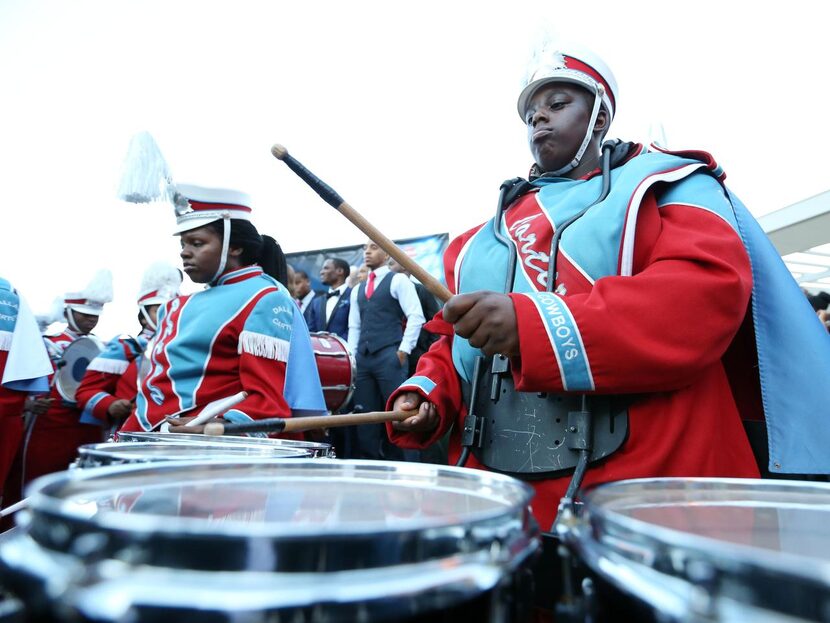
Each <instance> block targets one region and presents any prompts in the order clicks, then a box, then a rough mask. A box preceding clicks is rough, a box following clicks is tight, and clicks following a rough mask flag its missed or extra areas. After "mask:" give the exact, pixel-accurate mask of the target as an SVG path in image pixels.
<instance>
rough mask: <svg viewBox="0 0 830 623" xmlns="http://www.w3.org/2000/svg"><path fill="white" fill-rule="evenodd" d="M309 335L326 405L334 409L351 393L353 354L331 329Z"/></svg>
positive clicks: (340, 406)
mask: <svg viewBox="0 0 830 623" xmlns="http://www.w3.org/2000/svg"><path fill="white" fill-rule="evenodd" d="M310 336H311V346H312V348H313V349H314V360H315V362H316V363H317V371H318V372H319V373H320V384H321V385H322V387H323V398H324V399H325V401H326V407H328V409H329V411H331V412H332V413H337V411H338V410H340V409H341V408H342V407H343V406H344V405H345V404H346V403H348V402H349V399H351V397H352V394H353V393H354V382H355V377H356V367H355V361H354V357H352V355H351V354H350V353H349V346H348V344H346V342H345V341H344V340H343V339H342V338H340V337H339V336H338V335H335V334H334V333H326V332H317V333H311V334H310Z"/></svg>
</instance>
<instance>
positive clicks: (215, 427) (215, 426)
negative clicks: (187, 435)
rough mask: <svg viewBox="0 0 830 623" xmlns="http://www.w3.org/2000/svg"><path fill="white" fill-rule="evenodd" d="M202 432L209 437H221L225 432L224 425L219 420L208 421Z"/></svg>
mask: <svg viewBox="0 0 830 623" xmlns="http://www.w3.org/2000/svg"><path fill="white" fill-rule="evenodd" d="M204 434H205V435H210V436H211V437H221V436H222V435H224V434H225V425H224V424H222V423H221V422H209V423H207V424H205V430H204Z"/></svg>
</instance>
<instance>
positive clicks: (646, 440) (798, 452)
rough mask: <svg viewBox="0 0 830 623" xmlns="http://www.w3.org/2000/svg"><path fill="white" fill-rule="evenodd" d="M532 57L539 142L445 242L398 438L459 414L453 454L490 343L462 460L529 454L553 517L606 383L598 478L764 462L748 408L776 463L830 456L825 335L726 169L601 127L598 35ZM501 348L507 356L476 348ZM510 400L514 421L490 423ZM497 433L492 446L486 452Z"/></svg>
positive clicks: (805, 466) (819, 462)
mask: <svg viewBox="0 0 830 623" xmlns="http://www.w3.org/2000/svg"><path fill="white" fill-rule="evenodd" d="M533 69H534V71H533V73H531V74H530V77H529V79H528V81H527V82H526V86H525V87H524V89H523V90H522V92H521V94H520V96H519V101H518V108H519V114H520V116H521V119H522V122H523V123H524V124H525V125H526V131H527V137H528V143H529V147H530V151H531V153H532V154H533V157H534V160H535V163H534V165H533V167H532V168H531V170H530V176H529V180H528V181H525V180H518V179H517V180H511V182H505V184H504V185H503V187H502V188H503V193H504V194H503V196H502V202H501V203H502V206H501V208H500V211H499V215H498V217H497V218H495V219H492V220H490V221H489V222H487V223H485V224H483V225H480V226H478V227H475V228H474V229H471V230H470V231H468V232H467V233H465V234H463V235H462V236H460V237H459V238H457V239H456V240H454V241H453V242H452V243H451V244H450V246H449V247H448V249H447V251H446V253H445V257H444V266H445V271H446V280H447V284H448V286H449V288H450V289H451V290H452V291H453V292H454V293H455V294H456V296H454V297H452V298H451V299H450V300H449V302H448V303H447V304H446V306H445V308H444V310H443V319H442V320H440V321H439V320H438V319H437V320H436V321H433V322H432V323H430V324H429V325H428V328H429V329H430V330H433V331H435V332H438V333H441V334H442V338H441V340H440V341H439V342H438V343H436V344H435V345H434V346H433V347H432V349H431V350H430V351H429V352H428V353H426V354H425V355H424V356H423V357H422V358H421V360H420V362H419V365H418V368H417V372H416V375H415V376H414V377H412V378H410V379H408V380H407V381H406V382H405V383H404V384H403V385H402V386H401V387H400V388H399V389H398V390H397V391H396V392H395V393H394V394H393V396H392V397H391V399H390V405H392V404H394V408H395V409H412V408H418V409H419V413H418V415H416V416H413V417H411V418H409V419H407V420H405V421H403V422H400V423H393V424H388V425H387V430H388V433H389V435H390V438H391V439H392V441H394V442H395V443H397V444H399V445H401V446H402V447H405V448H424V447H426V446H428V445H429V444H431V443H434V442H435V441H437V440H438V439H440V438H441V436H442V435H444V433H446V432H447V431H448V430H449V429H450V427H451V426H452V425H453V424H454V423H455V428H454V429H453V431H452V436H451V448H450V459H451V460H452V461H453V462H454V461H455V460H456V459H457V458H458V457H459V456H460V453H461V442H462V439H461V433H462V431H463V430H464V428H465V426H464V424H465V421H464V419H465V414H466V413H467V406H466V404H467V400H468V399H467V398H465V397H464V396H465V395H466V396H469V395H470V393H468V392H470V391H471V389H470V387H471V385H472V381H473V377H474V364H475V362H476V361H480V362H481V361H484V362H485V363H484V365H482V366H481V368H485V366H486V368H485V371H486V374H485V375H483V378H484V382H483V383H480V384H479V388H478V389H479V398H480V399H479V400H476V402H475V404H476V406H477V409H478V408H479V407H481V412H479V413H477V414H475V415H477V416H482V415H484V416H486V420H485V421H484V423H483V429H481V431H482V437H483V439H481V440H480V442H481V445H480V446H475V447H472V448H471V453H472V454H473V456H472V457H470V459H469V461H468V462H467V465H468V466H471V467H480V468H484V469H487V468H490V469H498V470H499V471H505V472H507V473H515V472H516V471H518V470H521V472H520V474H519V476H520V477H524V478H527V479H529V480H530V484H532V486H533V487H534V489H535V490H536V498H535V501H534V505H533V510H534V513H535V515H536V517H537V518H538V519H539V521H540V524H541V526H542V527H543V528H544V529H547V528H548V527H549V526H551V522H552V520H553V519H554V516H555V515H556V511H557V506H558V502H559V500H560V498H562V497H563V495H564V494H565V493H566V490H567V488H568V485H569V482H570V481H571V477H572V474H573V473H574V465H573V464H572V465H571V466H570V467H569V469H566V470H561V469H557V467H558V466H559V465H560V463H559V460H560V459H562V458H563V456H565V455H564V454H563V453H562V451H561V449H560V448H559V446H562V445H567V443H571V441H572V442H574V443H575V444H576V446H577V447H578V445H579V443H580V442H579V440H578V439H572V440H571V441H569V440H568V436H567V432H568V429H566V428H565V427H566V426H567V427H570V424H568V422H569V420H570V418H571V417H573V418H574V422H581V421H584V418H583V414H582V412H584V411H586V409H585V404H586V402H587V406H588V410H589V411H590V410H591V409H592V405H594V406H595V405H596V404H599V403H601V401H602V400H605V399H606V397H607V396H616V397H618V398H619V402H620V404H622V405H624V406H625V408H626V409H627V418H628V434H627V436H626V437H624V438H622V439H621V440H619V441H620V443H619V445H617V446H616V447H609V448H608V451H609V452H608V454H606V455H605V457H604V458H603V460H600V461H598V462H594V463H591V464H590V466H589V467H588V469H587V473H586V475H585V478H584V481H583V482H584V484H586V485H592V484H596V483H602V482H609V481H615V480H620V479H625V478H640V477H648V476H681V477H693V476H701V477H757V476H758V474H759V470H758V466H757V465H756V461H755V458H754V456H753V452H752V450H751V448H750V444H749V442H748V440H747V435H746V433H745V431H744V428H743V425H742V421H741V420H742V418H743V419H744V420H752V419H763V418H766V420H767V431H768V434H769V440H770V442H769V452H770V469H771V470H778V471H781V472H783V473H807V474H813V473H827V472H826V471H824V470H826V469H827V468H828V465H827V463H828V460H827V458H826V457H828V454H827V447H828V446H827V437H828V432H827V431H828V428H827V426H826V425H824V424H823V423H822V421H821V420H820V416H821V414H822V413H823V412H824V410H825V409H824V406H826V402H827V400H826V398H825V399H824V400H823V402H822V398H821V395H822V394H824V395H826V394H827V393H828V390H827V382H826V381H827V379H826V374H827V366H828V363H827V362H828V361H830V357H827V344H826V339H827V338H826V335H821V328H820V323H818V322H816V321H815V318H810V317H809V316H810V313H809V312H810V310H809V305H806V303H804V301H803V300H801V299H803V298H804V297H803V295H800V292H799V291H798V287H797V286H796V284H795V282H794V281H793V279H792V278H791V277H790V276H789V274H788V272H787V271H786V267H785V266H784V265H783V263H782V262H781V259H780V257H779V256H778V254H777V252H776V251H775V249H774V247H772V245H771V244H770V243H769V241H768V240H767V239H766V237H765V236H764V234H763V232H762V231H761V229H760V227H758V225H757V223H756V222H755V221H754V219H753V218H752V216H751V215H750V214H749V212H748V211H747V210H746V208H745V207H743V205H742V204H741V203H740V202H739V201H738V200H737V199H736V198H735V197H734V196H733V195H732V194H731V193H729V191H728V190H727V189H726V187H725V186H724V185H723V178H724V176H723V171H722V170H721V169H720V168H719V167H718V165H717V164H716V163H715V161H714V159H713V158H712V157H711V156H710V155H709V154H707V153H705V152H677V153H669V152H666V151H665V150H662V149H658V148H657V147H656V146H655V149H654V150H653V151H648V150H646V149H645V148H644V147H643V146H642V145H638V144H634V143H622V142H619V141H609V142H607V143H605V145H604V146H602V141H603V138H604V136H605V134H606V132H607V131H608V128H609V124H610V123H611V120H612V119H613V117H614V114H615V112H616V108H617V85H616V82H615V79H614V77H613V75H612V74H611V72H610V70H609V69H608V67H607V66H606V65H605V63H603V62H602V61H601V60H600V59H599V58H597V57H596V56H595V55H594V54H591V53H589V52H585V51H576V50H570V51H568V50H550V49H548V50H547V51H546V52H545V53H544V54H542V55H541V56H540V57H539V59H538V63H537V65H536V66H535V67H534V68H533ZM601 146H602V147H601ZM606 184H610V187H607V188H606ZM554 234H555V235H554ZM750 257H751V261H750ZM552 258H553V261H552ZM511 262H513V264H512V266H513V267H514V270H513V271H512V272H511V271H510V269H509V267H510V266H511ZM551 264H553V265H552V266H551ZM551 275H552V276H553V279H552V280H551ZM550 281H553V282H552V283H549V282H550ZM506 283H507V285H505V284H506ZM505 291H506V292H507V293H506V294H501V292H505ZM437 318H439V319H440V316H439V317H437ZM814 325H815V326H814ZM822 339H823V340H825V342H821V343H820V344H819V342H820V341H821V340H822ZM819 346H821V348H823V349H824V350H823V351H819V350H817V349H818V348H819ZM817 352H818V353H819V354H820V357H816V356H815V354H814V353H817ZM497 353H501V354H502V355H504V356H505V358H504V359H498V358H496V359H494V360H493V361H492V362H490V361H487V360H486V359H478V357H480V356H483V355H487V356H494V355H496V354H497ZM821 353H824V354H823V355H822V354H821ZM811 357H812V359H811ZM822 357H825V359H824V360H823V361H822V360H821V358H822ZM759 362H760V363H759ZM804 362H807V363H808V364H809V365H804ZM507 364H509V365H507ZM813 368H815V369H813ZM823 375H825V376H824V378H822V376H823ZM479 378H482V377H479ZM507 392H517V393H518V392H521V393H522V395H523V398H522V400H528V401H536V402H534V404H535V407H534V408H535V409H536V410H535V411H534V413H536V416H534V417H533V418H527V426H526V427H525V428H522V426H520V425H519V424H520V423H519V418H518V417H517V415H518V414H517V413H516V412H512V413H508V412H505V410H504V405H505V404H506V403H508V402H509V400H506V399H502V398H505V396H506V393H507ZM511 395H512V394H511ZM580 395H581V396H585V402H583V403H582V408H580V406H579V404H580V403H579V402H577V406H576V408H574V409H567V410H566V411H571V412H572V413H569V412H565V413H561V412H560V413H559V414H558V415H556V417H558V418H559V415H561V416H562V417H561V418H559V419H561V420H562V422H563V423H562V426H561V430H562V432H563V435H562V436H558V437H553V436H551V437H548V438H547V439H544V438H541V439H540V436H544V435H543V434H540V431H541V430H542V429H543V427H546V426H550V427H551V428H552V427H553V425H554V424H555V422H551V420H552V419H554V416H553V415H551V414H552V413H554V412H555V409H556V405H555V404H554V401H555V400H559V399H562V400H566V399H567V400H571V399H572V398H575V399H576V400H578V401H580V400H582V399H581V397H580ZM762 396H763V403H762V401H761V397H762ZM536 407H538V408H536ZM523 412H524V411H523ZM597 413H598V411H596V410H594V415H596V414H597ZM499 418H504V419H505V421H510V423H512V424H515V425H514V426H512V427H507V428H512V429H513V430H510V431H507V430H504V429H503V430H502V432H503V433H504V434H503V435H502V436H496V437H495V438H492V437H491V438H488V430H489V427H490V426H491V424H492V423H493V422H494V421H496V420H498V419H499ZM559 419H557V420H556V422H559ZM531 420H532V421H531ZM524 421H525V420H523V422H524ZM472 423H473V422H471V423H470V424H472ZM476 423H478V422H476ZM575 428H576V427H575V426H574V429H575ZM470 430H471V431H473V432H475V430H476V429H475V428H474V427H471V428H470ZM491 432H492V431H491ZM570 432H573V431H570ZM819 438H820V439H819ZM563 440H565V441H566V442H567V443H565V444H563ZM601 442H602V441H601V440H600V442H599V443H601ZM594 443H595V445H596V444H597V443H598V442H597V439H596V435H594ZM488 444H493V445H492V448H494V451H492V452H490V454H488V455H487V456H489V459H488V460H487V461H486V462H485V461H483V460H482V461H479V460H477V458H476V456H485V453H484V452H483V450H482V448H484V449H488V451H489V448H490V447H491V446H489V445H488ZM532 444H533V448H534V452H531V451H530V450H529V448H530V447H531V445H532ZM808 445H809V446H811V447H810V448H809V449H808V448H807V446H808ZM497 452H498V453H500V454H498V456H497ZM571 454H576V452H571ZM565 458H568V457H565ZM514 459H515V462H514V463H513V465H515V466H516V468H517V469H507V468H506V467H505V466H506V465H507V464H508V463H509V462H510V461H513V460H514ZM764 467H766V465H764ZM814 470H815V471H814Z"/></svg>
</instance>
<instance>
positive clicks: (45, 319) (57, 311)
mask: <svg viewBox="0 0 830 623" xmlns="http://www.w3.org/2000/svg"><path fill="white" fill-rule="evenodd" d="M35 320H36V321H37V326H38V328H39V329H40V332H41V333H43V332H45V331H46V329H47V328H48V327H49V325H50V324H53V323H55V322H62V321H63V297H62V296H56V297H55V298H54V299H53V300H52V304H51V305H50V306H49V309H48V310H46V311H45V312H43V313H40V314H35Z"/></svg>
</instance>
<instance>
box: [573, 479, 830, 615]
mask: <svg viewBox="0 0 830 623" xmlns="http://www.w3.org/2000/svg"><path fill="white" fill-rule="evenodd" d="M583 502H584V505H583V506H582V508H581V510H580V511H579V512H578V515H577V517H576V520H575V521H574V522H566V525H567V528H566V529H565V532H564V535H563V536H564V541H565V542H566V543H567V545H568V547H569V549H571V550H572V551H573V552H574V553H575V555H576V557H577V558H578V561H579V563H581V564H583V565H584V566H585V567H587V572H588V575H589V576H591V577H590V579H589V580H588V582H587V583H586V582H585V581H584V580H583V582H582V587H583V591H584V590H585V588H586V587H587V588H588V589H589V590H588V591H587V592H588V593H589V597H588V602H589V604H588V608H586V610H587V611H589V612H592V615H591V616H592V620H593V621H626V620H632V621H633V620H636V621H659V622H661V623H663V622H666V621H683V622H685V621H736V622H737V621H752V622H765V623H771V622H773V621H776V622H779V621H780V622H784V621H786V622H787V623H794V622H796V621H828V620H830V531H828V529H827V526H828V525H830V486H828V485H827V484H821V483H809V482H804V481H787V480H752V479H746V480H738V479H715V478H709V479H706V478H701V479H680V478H677V479H672V478H663V479H645V480H628V481H621V482H616V483H609V484H605V485H601V486H598V487H596V488H594V489H591V490H589V491H588V492H587V493H586V494H585V495H583ZM583 597H584V596H583Z"/></svg>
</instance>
